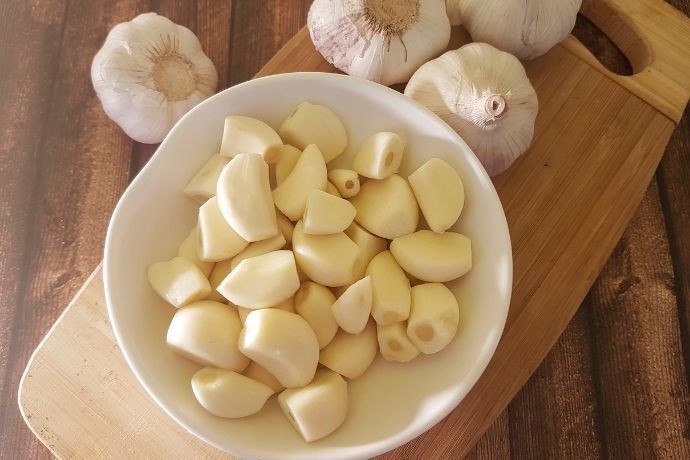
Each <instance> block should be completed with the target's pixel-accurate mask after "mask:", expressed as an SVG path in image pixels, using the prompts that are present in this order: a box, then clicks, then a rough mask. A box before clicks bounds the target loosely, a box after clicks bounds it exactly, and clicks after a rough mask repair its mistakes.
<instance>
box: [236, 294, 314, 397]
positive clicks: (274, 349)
mask: <svg viewBox="0 0 690 460" xmlns="http://www.w3.org/2000/svg"><path fill="white" fill-rule="evenodd" d="M238 347H239V349H240V351H241V352H242V353H244V354H245V355H246V356H247V357H249V358H250V359H251V360H253V361H256V362H257V363H258V364H260V365H261V366H263V367H264V368H265V369H266V370H267V371H268V372H270V373H271V374H273V376H275V378H276V379H278V381H279V382H280V384H281V385H283V386H284V387H286V388H292V387H301V386H304V385H307V384H308V383H309V382H311V381H312V379H313V378H314V373H315V372H316V366H317V365H318V362H319V341H318V340H317V339H316V334H315V333H314V331H313V330H312V329H311V326H309V323H307V322H306V321H305V320H304V318H302V317H301V316H299V315H296V314H294V313H288V312H286V311H283V310H276V309H275V308H265V309H262V310H255V311H253V312H251V313H250V314H249V316H247V319H246V320H245V323H244V329H242V332H241V333H240V338H239V345H238Z"/></svg>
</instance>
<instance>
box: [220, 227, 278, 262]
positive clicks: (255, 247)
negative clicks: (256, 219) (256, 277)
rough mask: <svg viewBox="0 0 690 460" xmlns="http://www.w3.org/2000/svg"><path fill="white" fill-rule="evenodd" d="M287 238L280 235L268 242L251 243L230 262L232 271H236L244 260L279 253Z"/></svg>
mask: <svg viewBox="0 0 690 460" xmlns="http://www.w3.org/2000/svg"><path fill="white" fill-rule="evenodd" d="M285 243H286V241H285V237H284V236H283V234H282V233H278V234H277V235H276V236H272V237H270V238H268V239H266V240H261V241H255V242H254V243H250V244H249V246H247V247H246V248H244V249H243V250H242V251H241V252H240V253H238V254H237V255H236V256H235V257H233V258H232V261H231V262H230V269H231V270H234V269H235V268H237V266H238V265H239V264H240V262H242V261H243V260H244V259H249V258H250V257H256V256H260V255H261V254H267V253H269V252H273V251H277V250H278V249H282V248H283V246H285Z"/></svg>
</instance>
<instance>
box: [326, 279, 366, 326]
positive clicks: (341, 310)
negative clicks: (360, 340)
mask: <svg viewBox="0 0 690 460" xmlns="http://www.w3.org/2000/svg"><path fill="white" fill-rule="evenodd" d="M371 300H372V286H371V277H370V276H367V277H365V278H362V279H361V280H359V281H357V282H356V283H354V284H352V285H351V286H350V287H348V288H347V289H346V290H345V291H344V292H343V293H342V294H341V295H340V296H339V297H338V300H336V301H335V302H334V303H333V305H332V306H331V311H332V312H333V317H334V318H335V321H336V322H337V323H338V326H340V327H341V328H343V330H344V331H345V332H348V333H350V334H359V333H360V332H362V331H363V330H364V327H365V326H366V325H367V320H369V315H370V314H371Z"/></svg>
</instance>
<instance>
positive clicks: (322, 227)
mask: <svg viewBox="0 0 690 460" xmlns="http://www.w3.org/2000/svg"><path fill="white" fill-rule="evenodd" d="M356 213H357V210H356V209H355V207H354V206H352V204H351V203H350V202H349V201H347V200H344V199H342V198H338V197H337V196H333V195H331V194H329V193H327V192H322V191H321V190H312V191H311V192H309V195H308V196H307V206H306V208H305V209H304V218H303V219H302V223H303V226H304V233H308V234H310V235H330V234H332V233H340V232H342V231H344V230H345V229H346V228H348V227H349V226H350V224H352V221H353V220H354V218H355V214H356Z"/></svg>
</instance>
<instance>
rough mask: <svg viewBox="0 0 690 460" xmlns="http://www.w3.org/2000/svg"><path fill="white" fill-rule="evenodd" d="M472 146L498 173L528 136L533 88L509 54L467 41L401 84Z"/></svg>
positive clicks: (533, 112)
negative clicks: (404, 84)
mask: <svg viewBox="0 0 690 460" xmlns="http://www.w3.org/2000/svg"><path fill="white" fill-rule="evenodd" d="M405 95H406V96H409V97H411V98H412V99H415V100H416V101H417V102H420V103H421V104H422V105H424V106H426V107H427V108H429V109H430V110H431V111H432V112H434V113H436V115H438V116H439V117H441V118H442V119H443V121H445V122H446V123H448V125H450V127H451V128H453V129H454V130H455V131H456V132H457V133H458V134H459V135H460V137H462V138H463V139H464V140H465V142H467V144H468V145H469V146H470V148H471V149H472V150H473V151H474V153H475V155H477V157H478V158H479V160H480V161H481V162H482V164H483V165H484V168H485V169H486V171H487V172H488V173H489V175H490V176H495V175H497V174H500V173H501V172H503V171H504V170H505V169H507V168H508V167H509V166H510V165H511V164H512V163H513V161H515V160H516V159H517V157H519V156H520V155H522V154H523V153H524V152H525V150H527V148H528V147H529V145H530V143H531V142H532V137H533V135H534V121H535V119H536V116H537V110H538V101H537V94H536V92H535V91H534V88H533V87H532V85H531V84H530V82H529V79H528V78H527V75H526V74H525V69H524V67H523V66H522V64H521V63H520V61H518V60H517V58H516V57H515V56H513V55H511V54H508V53H505V52H503V51H500V50H497V49H496V48H494V47H493V46H491V45H487V44H485V43H470V44H468V45H465V46H463V47H462V48H460V49H457V50H454V51H448V52H447V53H445V54H443V55H442V56H441V57H439V58H437V59H434V60H433V61H429V62H427V63H426V64H424V65H423V66H422V67H420V68H419V70H417V72H415V74H414V75H413V76H412V78H411V79H410V82H409V83H408V84H407V87H406V88H405Z"/></svg>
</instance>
